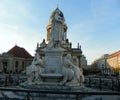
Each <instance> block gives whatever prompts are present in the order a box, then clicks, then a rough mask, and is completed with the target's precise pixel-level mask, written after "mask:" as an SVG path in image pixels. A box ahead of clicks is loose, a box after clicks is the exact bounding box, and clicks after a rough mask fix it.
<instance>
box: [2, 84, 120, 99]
mask: <svg viewBox="0 0 120 100" xmlns="http://www.w3.org/2000/svg"><path fill="white" fill-rule="evenodd" d="M16 89H24V90H27V89H29V90H33V91H37V90H38V91H39V90H41V91H53V92H54V91H57V92H67V91H68V92H76V91H79V92H95V91H96V90H93V89H91V88H86V87H70V86H53V85H45V84H44V85H43V84H41V85H25V84H24V85H23V84H22V85H20V86H17V87H16ZM0 94H1V93H0ZM27 95H28V93H27V92H3V93H2V96H1V95H0V100H118V98H120V97H118V96H102V95H100V96H90V95H79V98H78V99H77V98H76V97H77V96H76V95H72V94H55V93H52V94H50V93H35V92H33V93H32V92H30V93H29V99H28V97H27ZM5 97H6V99H5ZM3 98H4V99H3Z"/></svg>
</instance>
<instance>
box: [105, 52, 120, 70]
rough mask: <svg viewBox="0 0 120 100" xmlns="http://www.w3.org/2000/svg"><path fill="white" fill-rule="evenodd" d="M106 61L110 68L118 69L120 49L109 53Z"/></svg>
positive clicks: (119, 66)
mask: <svg viewBox="0 0 120 100" xmlns="http://www.w3.org/2000/svg"><path fill="white" fill-rule="evenodd" d="M107 63H108V66H109V67H110V68H113V69H115V70H116V71H118V70H120V50H119V51H117V52H114V53H112V54H110V55H109V56H108V59H107Z"/></svg>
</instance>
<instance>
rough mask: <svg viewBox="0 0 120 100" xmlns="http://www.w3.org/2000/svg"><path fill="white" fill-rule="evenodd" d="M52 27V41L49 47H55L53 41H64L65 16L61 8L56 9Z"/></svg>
mask: <svg viewBox="0 0 120 100" xmlns="http://www.w3.org/2000/svg"><path fill="white" fill-rule="evenodd" d="M51 20H52V21H51V23H52V29H51V34H50V41H49V43H48V45H47V48H52V47H53V42H54V41H55V42H56V41H62V40H63V33H64V32H63V23H64V17H63V16H62V15H61V12H60V10H59V9H56V11H55V14H54V15H53V17H52V19H51Z"/></svg>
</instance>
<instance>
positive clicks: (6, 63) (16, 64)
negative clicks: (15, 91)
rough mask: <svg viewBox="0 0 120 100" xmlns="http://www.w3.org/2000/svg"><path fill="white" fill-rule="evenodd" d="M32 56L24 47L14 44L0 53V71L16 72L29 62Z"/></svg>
mask: <svg viewBox="0 0 120 100" xmlns="http://www.w3.org/2000/svg"><path fill="white" fill-rule="evenodd" d="M32 60H33V57H32V56H31V54H29V53H28V52H27V51H26V50H25V49H24V48H22V47H19V46H17V45H15V46H14V47H13V48H11V49H10V50H8V51H7V52H4V53H2V54H0V72H3V73H10V72H13V73H18V72H21V71H23V70H25V69H26V67H27V66H28V65H30V64H31V62H32Z"/></svg>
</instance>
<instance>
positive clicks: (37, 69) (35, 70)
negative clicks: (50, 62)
mask: <svg viewBox="0 0 120 100" xmlns="http://www.w3.org/2000/svg"><path fill="white" fill-rule="evenodd" d="M43 70H44V68H43V60H42V59H41V58H40V55H39V54H38V53H36V54H35V57H34V59H33V61H32V64H31V65H30V66H28V67H27V68H26V75H27V81H28V82H29V83H34V82H36V81H37V82H38V81H39V82H40V81H41V78H40V77H39V76H40V74H41V73H42V71H43Z"/></svg>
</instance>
